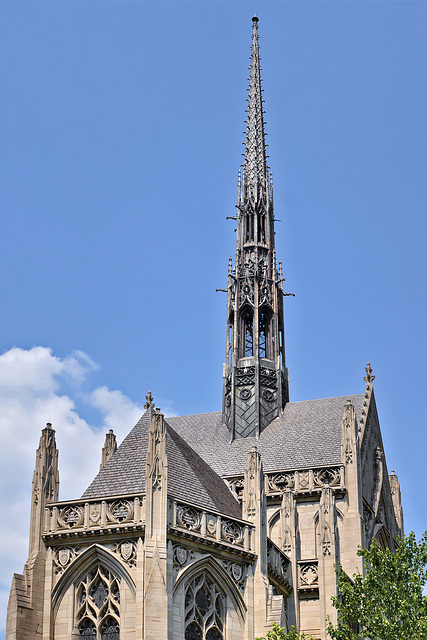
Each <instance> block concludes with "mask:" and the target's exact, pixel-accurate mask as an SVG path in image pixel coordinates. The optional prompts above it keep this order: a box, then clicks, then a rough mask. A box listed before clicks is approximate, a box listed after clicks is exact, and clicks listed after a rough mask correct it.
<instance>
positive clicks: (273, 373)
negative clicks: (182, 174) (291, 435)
mask: <svg viewBox="0 0 427 640" xmlns="http://www.w3.org/2000/svg"><path fill="white" fill-rule="evenodd" d="M252 21H253V30H252V53H251V66H250V77H249V98H248V109H247V120H246V125H247V126H246V142H245V154H244V155H245V159H244V164H243V174H242V175H241V176H240V174H239V185H238V186H239V189H238V204H237V217H236V220H237V229H236V231H237V247H236V260H235V266H234V268H233V266H232V264H231V265H230V266H229V271H228V289H227V292H228V303H227V305H228V308H227V351H226V362H225V365H224V372H223V376H224V392H223V420H224V422H225V424H226V425H227V427H228V429H229V431H230V435H231V439H234V438H239V437H256V438H258V437H259V435H260V433H261V432H262V430H263V429H265V427H267V426H268V424H269V423H270V422H271V421H272V420H274V418H276V417H277V416H278V415H279V414H280V412H281V411H282V410H283V408H284V406H285V404H286V402H287V401H288V399H289V393H288V373H287V369H286V366H285V348H284V320H283V296H284V295H290V294H284V293H283V287H282V282H283V277H282V275H281V271H278V270H277V266H276V252H275V248H274V212H273V183H272V180H271V176H270V175H269V170H268V167H267V155H266V144H265V132H264V114H263V106H262V105H263V100H262V89H261V70H260V58H259V45H258V18H257V17H256V16H254V17H253V18H252Z"/></svg>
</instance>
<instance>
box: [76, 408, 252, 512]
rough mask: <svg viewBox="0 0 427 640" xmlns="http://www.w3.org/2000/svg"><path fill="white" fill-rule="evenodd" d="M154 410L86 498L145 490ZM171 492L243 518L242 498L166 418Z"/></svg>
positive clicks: (121, 446)
mask: <svg viewBox="0 0 427 640" xmlns="http://www.w3.org/2000/svg"><path fill="white" fill-rule="evenodd" d="M150 422H151V409H149V410H148V411H146V412H145V413H144V415H143V416H142V417H141V418H140V420H139V421H138V422H137V424H136V425H135V427H134V428H133V429H132V431H131V432H130V433H129V434H128V435H127V436H126V438H125V439H124V440H123V442H122V444H121V445H120V446H119V448H118V449H117V451H116V452H115V453H114V455H113V456H112V457H111V458H110V460H109V461H108V462H107V463H106V464H105V465H104V467H103V468H102V469H101V471H100V472H99V473H98V475H97V476H96V477H95V479H94V480H93V482H92V483H91V484H90V485H89V487H88V488H87V489H86V491H85V492H84V494H83V496H82V498H107V497H109V496H119V495H126V494H130V493H145V461H146V456H147V446H148V430H149V426H150ZM166 427H167V439H166V455H167V458H168V495H169V496H171V497H173V498H176V499H178V500H184V501H187V502H191V503H192V504H195V505H198V506H200V507H202V508H204V509H212V510H214V511H219V512H220V513H222V514H224V515H228V516H231V517H234V518H241V517H242V511H241V507H240V504H239V502H238V500H237V499H236V498H235V497H234V496H233V495H232V493H231V492H230V491H229V489H228V487H227V485H226V484H225V482H224V481H223V480H222V479H221V478H220V477H219V476H218V475H217V474H216V473H215V471H213V469H212V468H211V467H210V466H209V465H208V464H207V463H206V462H205V461H204V460H203V459H202V458H201V457H200V455H198V454H197V453H196V452H195V451H194V450H193V449H192V448H191V447H190V446H189V445H188V444H187V443H186V442H185V441H184V440H183V439H182V437H181V436H180V435H178V433H176V432H175V430H174V429H173V428H172V427H171V426H170V425H169V424H168V422H167V421H166Z"/></svg>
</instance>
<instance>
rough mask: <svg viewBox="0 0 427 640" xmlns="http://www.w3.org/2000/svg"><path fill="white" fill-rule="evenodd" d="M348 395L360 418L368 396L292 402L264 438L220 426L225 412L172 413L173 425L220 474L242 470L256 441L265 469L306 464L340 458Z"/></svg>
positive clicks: (336, 461)
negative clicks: (236, 433)
mask: <svg viewBox="0 0 427 640" xmlns="http://www.w3.org/2000/svg"><path fill="white" fill-rule="evenodd" d="M347 400H351V402H352V403H353V405H354V407H355V410H356V415H357V417H360V414H361V411H362V406H363V400H364V395H363V394H358V395H353V396H340V397H337V398H322V399H320V400H304V401H302V402H289V403H288V404H287V405H286V407H285V410H284V412H283V416H280V417H278V418H276V419H275V420H273V422H272V423H271V424H269V426H268V427H267V428H266V429H265V430H264V431H262V432H261V435H260V438H259V440H256V439H255V438H238V439H236V440H234V441H233V442H232V443H231V444H230V433H229V431H228V429H227V428H226V427H225V426H224V425H221V413H220V412H215V413H202V414H195V415H190V416H178V417H174V418H168V422H169V423H170V425H171V426H172V427H173V428H174V429H175V430H176V431H177V432H178V433H179V434H180V435H181V436H182V438H183V439H184V440H185V441H186V442H188V444H189V445H190V446H191V447H193V449H194V450H195V451H197V453H198V454H199V455H200V456H201V457H202V458H204V459H205V460H206V461H207V462H209V464H210V466H211V467H212V468H213V469H214V470H215V471H216V472H217V474H218V475H220V476H232V475H242V474H243V470H244V468H245V466H246V461H247V456H248V453H249V451H250V450H251V448H252V447H253V446H254V445H255V446H256V447H257V449H258V451H259V452H260V453H261V458H262V461H263V466H264V471H275V470H288V469H289V470H290V469H303V468H311V467H322V466H327V465H333V464H340V463H341V418H342V414H343V409H344V405H345V403H346V401H347Z"/></svg>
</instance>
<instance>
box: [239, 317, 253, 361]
mask: <svg viewBox="0 0 427 640" xmlns="http://www.w3.org/2000/svg"><path fill="white" fill-rule="evenodd" d="M240 319H241V325H240V326H241V348H240V354H239V355H240V357H241V358H245V357H246V358H247V357H250V356H253V355H254V318H253V313H252V310H251V309H245V310H244V311H243V312H242V315H241V316H240Z"/></svg>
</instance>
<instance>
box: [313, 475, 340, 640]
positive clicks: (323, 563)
mask: <svg viewBox="0 0 427 640" xmlns="http://www.w3.org/2000/svg"><path fill="white" fill-rule="evenodd" d="M318 536H319V540H318V546H317V548H318V550H319V603H320V634H321V637H322V638H326V616H328V615H329V616H330V618H331V620H332V622H336V610H335V609H334V607H333V606H332V602H331V596H334V595H336V574H335V568H334V565H335V561H336V560H335V559H336V546H335V499H334V494H333V491H332V489H331V488H330V487H325V488H323V489H322V493H321V496H320V505H319V533H318Z"/></svg>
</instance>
